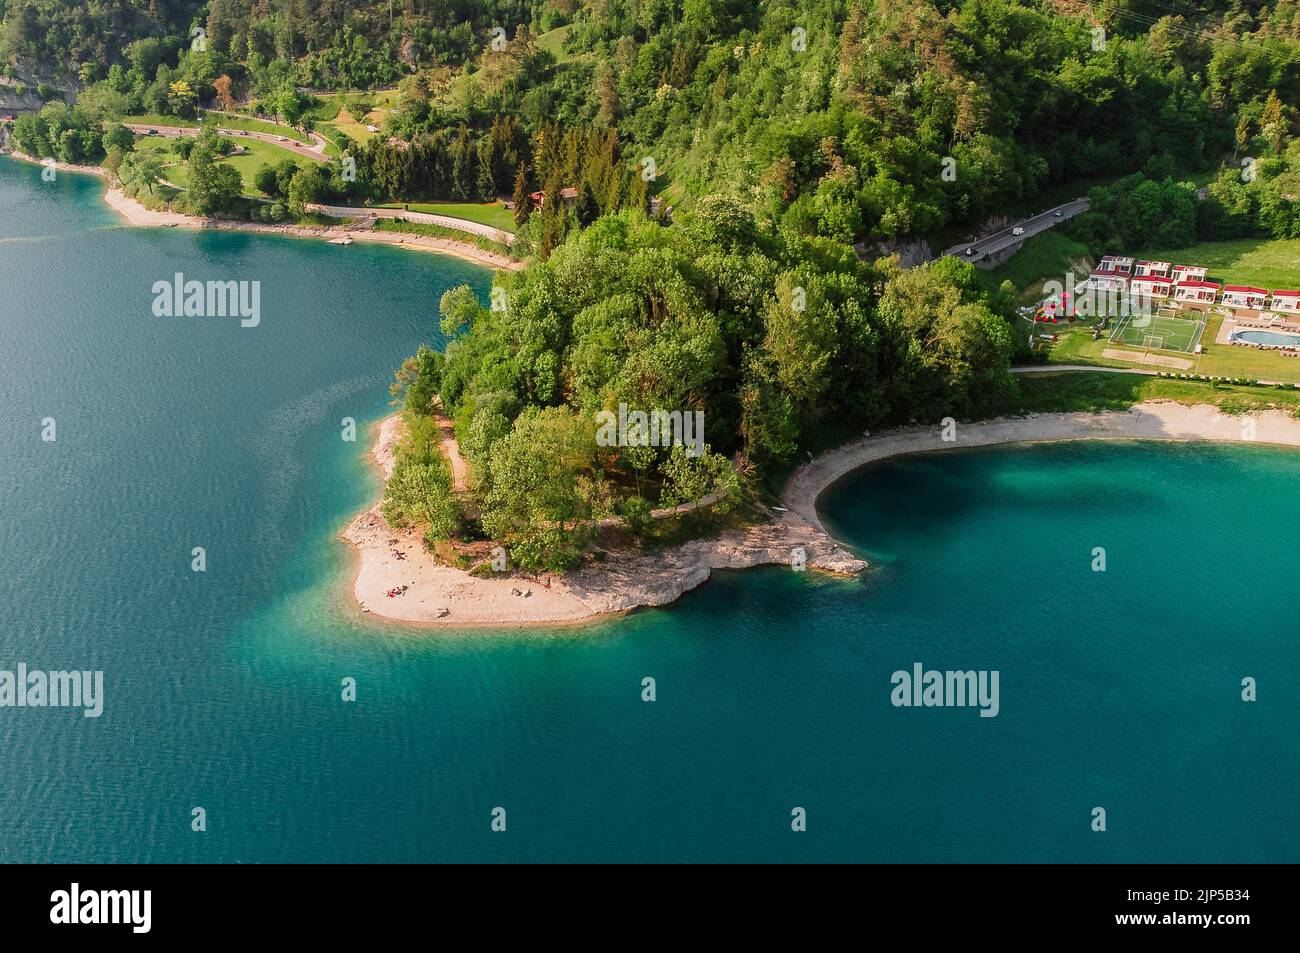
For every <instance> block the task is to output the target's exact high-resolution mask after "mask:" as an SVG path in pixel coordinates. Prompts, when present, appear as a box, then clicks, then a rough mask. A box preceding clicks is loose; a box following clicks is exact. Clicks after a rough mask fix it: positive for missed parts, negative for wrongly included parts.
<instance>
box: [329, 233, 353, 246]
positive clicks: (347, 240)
mask: <svg viewBox="0 0 1300 953" xmlns="http://www.w3.org/2000/svg"><path fill="white" fill-rule="evenodd" d="M329 244H331V245H351V244H352V237H351V236H350V235H344V236H343V237H342V238H331V239H329Z"/></svg>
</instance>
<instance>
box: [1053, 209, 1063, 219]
mask: <svg viewBox="0 0 1300 953" xmlns="http://www.w3.org/2000/svg"><path fill="white" fill-rule="evenodd" d="M1060 217H1061V210H1060V209H1059V208H1058V209H1057V210H1056V211H1055V212H1053V213H1052V218H1060Z"/></svg>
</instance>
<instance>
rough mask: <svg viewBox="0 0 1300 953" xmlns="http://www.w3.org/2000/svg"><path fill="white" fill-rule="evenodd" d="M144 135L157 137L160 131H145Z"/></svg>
mask: <svg viewBox="0 0 1300 953" xmlns="http://www.w3.org/2000/svg"><path fill="white" fill-rule="evenodd" d="M144 134H145V135H146V136H156V135H158V130H157V129H146V130H145V131H144Z"/></svg>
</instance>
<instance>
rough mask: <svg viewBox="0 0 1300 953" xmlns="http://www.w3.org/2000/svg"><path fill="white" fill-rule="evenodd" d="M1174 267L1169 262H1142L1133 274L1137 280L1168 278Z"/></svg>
mask: <svg viewBox="0 0 1300 953" xmlns="http://www.w3.org/2000/svg"><path fill="white" fill-rule="evenodd" d="M1171 267H1172V266H1171V265H1170V264H1169V262H1167V261H1140V262H1138V263H1137V267H1136V270H1135V271H1134V272H1133V276H1134V277H1135V278H1148V277H1151V278H1168V277H1169V269H1170V268H1171Z"/></svg>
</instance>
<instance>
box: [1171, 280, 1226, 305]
mask: <svg viewBox="0 0 1300 953" xmlns="http://www.w3.org/2000/svg"><path fill="white" fill-rule="evenodd" d="M1218 297H1219V286H1218V285H1217V284H1215V283H1214V282H1213V281H1196V280H1193V279H1188V280H1184V281H1180V282H1178V283H1177V284H1176V285H1175V286H1174V300H1175V301H1177V302H1179V303H1181V304H1185V305H1191V306H1192V307H1201V308H1205V307H1209V306H1210V305H1212V304H1214V302H1215V300H1216V299H1217V298H1218Z"/></svg>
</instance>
